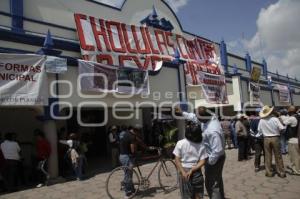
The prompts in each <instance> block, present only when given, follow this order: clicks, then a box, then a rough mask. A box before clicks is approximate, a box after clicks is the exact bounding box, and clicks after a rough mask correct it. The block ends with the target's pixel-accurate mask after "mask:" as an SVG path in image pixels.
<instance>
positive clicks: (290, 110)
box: [288, 106, 296, 113]
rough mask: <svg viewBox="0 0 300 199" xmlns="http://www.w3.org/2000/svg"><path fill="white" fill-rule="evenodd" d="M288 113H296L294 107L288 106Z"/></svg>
mask: <svg viewBox="0 0 300 199" xmlns="http://www.w3.org/2000/svg"><path fill="white" fill-rule="evenodd" d="M288 113H296V107H295V106H290V107H289V109H288Z"/></svg>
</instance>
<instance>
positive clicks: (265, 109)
mask: <svg viewBox="0 0 300 199" xmlns="http://www.w3.org/2000/svg"><path fill="white" fill-rule="evenodd" d="M273 109H274V107H269V106H264V107H262V109H261V111H260V112H259V117H261V118H265V117H268V116H269V115H270V114H271V113H272V112H273Z"/></svg>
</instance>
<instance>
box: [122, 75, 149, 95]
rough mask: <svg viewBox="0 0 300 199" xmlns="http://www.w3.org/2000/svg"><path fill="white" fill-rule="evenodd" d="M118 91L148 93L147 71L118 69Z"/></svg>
mask: <svg viewBox="0 0 300 199" xmlns="http://www.w3.org/2000/svg"><path fill="white" fill-rule="evenodd" d="M118 92H119V93H126V94H141V93H143V94H146V95H149V93H150V90H149V75H148V72H147V71H140V70H133V69H119V70H118Z"/></svg>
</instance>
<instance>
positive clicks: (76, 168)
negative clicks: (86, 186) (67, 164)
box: [73, 155, 83, 180]
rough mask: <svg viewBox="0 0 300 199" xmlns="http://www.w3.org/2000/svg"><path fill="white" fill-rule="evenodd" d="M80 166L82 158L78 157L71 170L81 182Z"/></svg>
mask: <svg viewBox="0 0 300 199" xmlns="http://www.w3.org/2000/svg"><path fill="white" fill-rule="evenodd" d="M82 166H83V157H82V156H81V155H80V156H79V157H78V159H77V163H76V164H73V169H74V172H75V175H76V178H77V179H78V180H82V169H83V168H82Z"/></svg>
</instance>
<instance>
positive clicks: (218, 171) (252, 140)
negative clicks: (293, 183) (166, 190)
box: [173, 106, 300, 199]
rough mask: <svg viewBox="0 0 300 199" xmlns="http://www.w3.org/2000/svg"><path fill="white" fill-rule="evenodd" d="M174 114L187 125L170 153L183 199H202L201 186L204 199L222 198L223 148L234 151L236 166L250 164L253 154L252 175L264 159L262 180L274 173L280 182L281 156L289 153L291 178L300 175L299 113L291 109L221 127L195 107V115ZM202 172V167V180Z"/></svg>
mask: <svg viewBox="0 0 300 199" xmlns="http://www.w3.org/2000/svg"><path fill="white" fill-rule="evenodd" d="M175 112H176V113H177V114H178V115H180V116H183V117H184V119H185V120H186V130H185V139H183V140H180V141H178V142H177V144H176V147H175V149H174V152H173V153H174V155H175V162H176V165H177V169H178V172H179V173H180V179H179V182H180V192H181V196H182V197H181V198H182V199H188V198H192V199H199V198H203V193H204V186H203V185H204V184H205V188H206V191H207V193H208V196H209V198H213V199H224V198H225V194H224V186H223V179H222V171H223V166H224V162H225V159H226V155H225V148H226V146H227V147H228V149H231V148H232V143H233V147H234V148H238V158H237V159H238V161H248V160H250V159H251V158H250V157H249V156H250V155H252V150H253V151H255V158H254V169H255V172H258V171H260V170H261V169H262V168H263V167H262V165H261V156H263V157H264V166H265V176H267V177H273V176H274V174H275V173H277V175H278V176H279V177H281V178H285V177H286V169H285V167H284V164H283V158H282V155H285V154H287V153H288V154H289V156H290V160H291V166H290V167H289V169H290V171H291V172H290V173H291V174H296V175H299V174H300V142H299V139H300V125H299V121H300V110H297V109H296V108H295V107H294V106H291V107H289V108H288V110H285V109H280V110H274V108H273V107H269V106H264V107H262V108H260V109H256V110H255V111H252V112H249V113H248V114H249V115H246V114H238V115H237V116H236V117H235V119H233V120H231V121H229V120H228V119H222V120H221V121H220V122H219V120H218V117H217V116H216V115H214V114H213V113H209V111H208V110H207V109H206V108H205V107H199V108H198V109H197V110H196V111H195V113H187V112H183V111H181V109H180V108H179V107H177V108H176V111H175ZM199 135H202V137H199ZM202 138H203V139H202ZM273 155H274V158H275V166H276V167H275V170H273V167H272V157H273ZM202 167H205V175H204V176H205V177H203V174H202V169H201V168H202Z"/></svg>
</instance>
